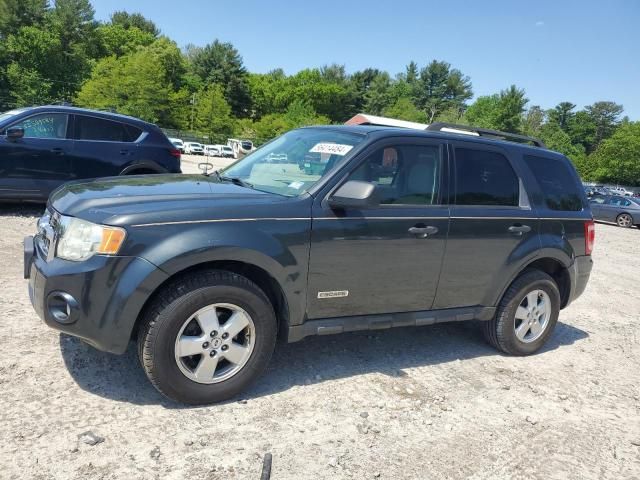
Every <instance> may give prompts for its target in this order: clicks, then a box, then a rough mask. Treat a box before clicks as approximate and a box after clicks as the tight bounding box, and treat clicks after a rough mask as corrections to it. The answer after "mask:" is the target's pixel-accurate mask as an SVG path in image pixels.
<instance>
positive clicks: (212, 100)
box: [194, 83, 233, 143]
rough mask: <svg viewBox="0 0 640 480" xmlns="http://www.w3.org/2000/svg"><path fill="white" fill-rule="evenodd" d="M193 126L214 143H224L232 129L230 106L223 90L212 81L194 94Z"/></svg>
mask: <svg viewBox="0 0 640 480" xmlns="http://www.w3.org/2000/svg"><path fill="white" fill-rule="evenodd" d="M194 127H195V129H196V130H197V131H199V132H202V133H204V134H206V135H207V136H208V137H209V138H211V139H216V143H220V142H223V140H224V143H226V138H227V136H228V135H230V134H231V132H232V131H233V119H232V117H231V107H230V106H229V104H228V103H227V101H226V100H225V98H224V90H223V89H222V87H221V86H220V85H218V84H215V83H212V84H211V85H209V86H208V87H207V88H205V89H204V90H202V91H201V92H198V94H197V95H196V109H195V121H194Z"/></svg>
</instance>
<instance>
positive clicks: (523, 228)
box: [509, 225, 531, 235]
mask: <svg viewBox="0 0 640 480" xmlns="http://www.w3.org/2000/svg"><path fill="white" fill-rule="evenodd" d="M509 231H510V232H511V233H515V234H516V235H522V234H523V233H528V232H530V231H531V227H530V226H529V225H511V226H510V227H509Z"/></svg>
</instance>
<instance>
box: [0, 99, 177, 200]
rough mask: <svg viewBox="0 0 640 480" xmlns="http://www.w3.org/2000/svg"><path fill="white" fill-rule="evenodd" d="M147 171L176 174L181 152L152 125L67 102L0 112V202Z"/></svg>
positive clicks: (43, 195)
mask: <svg viewBox="0 0 640 480" xmlns="http://www.w3.org/2000/svg"><path fill="white" fill-rule="evenodd" d="M149 173H180V151H179V150H178V149H177V148H176V147H175V146H174V145H173V144H172V143H171V142H170V141H169V139H168V138H167V137H166V135H165V134H164V133H163V132H162V130H160V128H158V127H157V126H156V125H153V124H150V123H147V122H144V121H142V120H139V119H137V118H133V117H128V116H125V115H119V114H115V113H109V112H101V111H95V110H87V109H81V108H74V107H67V106H42V107H31V108H21V109H16V110H11V111H9V112H5V113H1V114H0V200H33V201H44V200H46V199H47V198H48V196H49V194H50V193H51V192H52V191H53V190H54V189H55V188H56V187H58V186H59V185H61V184H63V183H65V182H68V181H70V180H77V179H87V178H96V177H108V176H117V175H138V174H149Z"/></svg>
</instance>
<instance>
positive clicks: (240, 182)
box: [216, 170, 253, 188]
mask: <svg viewBox="0 0 640 480" xmlns="http://www.w3.org/2000/svg"><path fill="white" fill-rule="evenodd" d="M216 177H218V180H222V181H223V182H231V183H233V184H234V185H239V186H241V187H246V188H253V184H252V183H249V182H247V181H246V180H243V179H241V178H240V177H227V176H226V175H220V172H218V171H217V170H216Z"/></svg>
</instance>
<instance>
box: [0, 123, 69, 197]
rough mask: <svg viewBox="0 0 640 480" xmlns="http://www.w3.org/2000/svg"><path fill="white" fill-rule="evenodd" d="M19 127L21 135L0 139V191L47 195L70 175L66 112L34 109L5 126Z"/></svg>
mask: <svg viewBox="0 0 640 480" xmlns="http://www.w3.org/2000/svg"><path fill="white" fill-rule="evenodd" d="M10 127H20V128H22V129H23V130H24V137H23V138H20V139H16V140H11V141H10V140H7V139H6V138H4V139H3V141H2V145H1V149H2V153H1V154H2V157H3V163H4V164H5V167H4V168H5V172H4V174H3V176H2V178H1V179H0V195H2V196H3V197H5V198H11V197H16V198H34V199H36V198H43V199H44V198H47V197H48V196H49V193H50V192H51V191H52V190H53V189H55V188H56V187H58V186H59V185H61V184H62V183H64V182H65V181H68V180H70V179H71V178H72V175H71V159H72V154H73V149H74V144H73V140H71V139H69V138H68V135H67V133H68V130H69V127H70V118H69V115H67V114H65V113H58V112H48V113H38V114H35V115H31V116H29V117H26V118H23V119H21V120H19V121H17V122H15V123H13V124H11V125H10V126H9V127H7V128H10Z"/></svg>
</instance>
